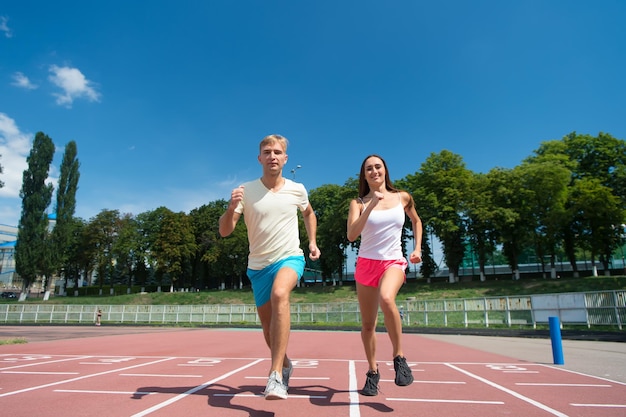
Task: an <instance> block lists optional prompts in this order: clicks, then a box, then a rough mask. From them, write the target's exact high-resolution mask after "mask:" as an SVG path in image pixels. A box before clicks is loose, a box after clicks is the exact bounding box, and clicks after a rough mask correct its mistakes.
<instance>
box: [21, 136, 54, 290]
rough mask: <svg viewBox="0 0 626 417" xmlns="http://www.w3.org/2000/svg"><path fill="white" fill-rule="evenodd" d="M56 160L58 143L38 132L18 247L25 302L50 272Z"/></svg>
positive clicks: (27, 172) (24, 186)
mask: <svg viewBox="0 0 626 417" xmlns="http://www.w3.org/2000/svg"><path fill="white" fill-rule="evenodd" d="M53 157H54V143H52V139H50V138H49V137H48V135H46V134H45V133H43V132H37V134H36V135H35V140H34V141H33V148H32V149H31V151H30V155H29V156H28V157H27V158H26V162H27V163H28V169H26V170H25V171H24V174H23V179H22V190H21V191H20V198H21V199H22V214H21V217H20V222H19V225H18V229H17V242H16V243H15V270H16V272H17V273H18V274H19V275H20V277H21V278H22V294H21V296H20V301H24V300H25V299H26V297H27V296H28V293H29V291H30V286H31V285H32V283H33V282H34V281H35V280H36V279H37V276H38V275H41V274H45V273H47V272H48V271H50V268H51V265H52V264H51V260H50V253H51V251H50V248H49V245H48V244H47V236H48V215H47V213H46V210H47V208H48V206H49V205H50V201H51V199H52V191H53V189H54V188H53V186H52V184H46V179H47V178H48V172H49V170H50V164H51V163H52V158H53Z"/></svg>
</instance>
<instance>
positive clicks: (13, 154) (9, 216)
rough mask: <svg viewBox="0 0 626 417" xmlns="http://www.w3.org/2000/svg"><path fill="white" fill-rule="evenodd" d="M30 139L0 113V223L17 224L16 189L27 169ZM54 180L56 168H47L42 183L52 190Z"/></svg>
mask: <svg viewBox="0 0 626 417" xmlns="http://www.w3.org/2000/svg"><path fill="white" fill-rule="evenodd" d="M33 137H34V135H31V134H30V133H23V132H20V130H19V128H18V126H17V124H16V123H15V120H13V119H12V118H10V117H9V116H8V115H6V114H5V113H0V165H1V166H2V174H0V180H1V181H2V182H3V183H4V187H2V188H0V223H2V224H8V225H11V226H17V223H18V222H19V218H20V214H21V211H22V200H21V198H20V190H21V189H22V179H23V177H24V171H25V170H26V169H28V162H27V161H26V158H28V155H29V154H30V152H31V149H32V138H33ZM57 151H60V150H57ZM58 180H59V179H58V169H57V168H56V167H55V166H53V165H50V170H49V174H48V179H47V180H46V183H51V184H52V185H53V186H54V187H55V190H56V186H57V183H58ZM54 198H55V197H54V196H53V199H54ZM51 207H52V205H51Z"/></svg>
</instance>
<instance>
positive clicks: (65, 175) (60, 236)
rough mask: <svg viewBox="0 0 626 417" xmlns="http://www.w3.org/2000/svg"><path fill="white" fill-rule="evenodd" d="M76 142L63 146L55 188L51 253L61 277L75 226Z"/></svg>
mask: <svg viewBox="0 0 626 417" xmlns="http://www.w3.org/2000/svg"><path fill="white" fill-rule="evenodd" d="M76 155H77V148H76V142H74V141H70V142H69V143H68V144H67V145H66V146H65V152H64V154H63V161H62V162H61V175H60V176H59V183H58V186H57V198H56V223H55V225H54V229H53V230H52V253H53V262H54V265H53V266H54V270H55V271H56V272H57V273H58V274H59V275H63V274H64V271H63V270H62V268H63V266H64V265H66V264H67V259H68V257H69V256H70V255H69V250H70V248H71V241H72V239H73V237H74V236H73V230H72V227H74V226H75V222H74V212H75V211H76V190H77V189H78V180H79V178H80V173H79V171H78V168H79V167H80V163H79V162H78V159H77V158H76ZM49 293H50V289H49V288H46V295H45V299H47V298H48V296H49Z"/></svg>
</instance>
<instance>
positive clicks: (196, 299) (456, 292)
mask: <svg viewBox="0 0 626 417" xmlns="http://www.w3.org/2000/svg"><path fill="white" fill-rule="evenodd" d="M624 289H626V276H613V277H605V276H600V277H583V278H560V279H541V278H534V279H531V278H525V279H521V280H518V281H513V280H489V281H485V282H480V281H478V280H474V281H468V282H459V283H454V284H450V283H448V282H447V281H445V282H444V281H437V282H433V283H430V284H428V283H426V282H425V281H423V280H418V281H410V282H408V283H407V284H406V285H404V286H403V287H402V289H401V290H400V293H399V294H398V299H399V300H404V299H407V298H410V297H415V298H416V299H417V300H437V299H451V298H462V299H463V298H480V297H498V296H515V295H530V294H549V293H563V292H590V291H603V290H624ZM104 291H105V293H107V295H104V296H89V297H87V296H84V297H74V296H67V297H59V296H53V297H51V298H50V300H48V301H46V302H45V303H46V304H82V305H98V304H100V305H190V304H254V298H253V295H252V291H251V290H250V288H244V289H242V290H225V291H219V290H211V291H201V292H195V293H190V292H175V293H170V292H160V293H158V292H157V293H147V294H129V295H118V296H109V295H108V292H107V291H108V287H105V288H104ZM291 301H292V303H335V302H356V290H355V287H354V284H353V283H351V284H344V285H337V286H332V285H327V286H322V285H321V284H317V285H316V286H312V287H300V288H295V289H294V291H293V292H292V295H291ZM2 302H3V303H16V302H17V301H15V300H11V301H7V300H3V301H2ZM26 303H33V304H40V303H44V301H43V300H42V299H41V298H37V297H31V298H29V299H28V300H27V301H26Z"/></svg>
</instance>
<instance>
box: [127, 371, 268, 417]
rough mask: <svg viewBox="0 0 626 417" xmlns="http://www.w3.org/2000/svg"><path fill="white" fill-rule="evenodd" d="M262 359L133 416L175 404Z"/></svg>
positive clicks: (143, 414) (139, 416)
mask: <svg viewBox="0 0 626 417" xmlns="http://www.w3.org/2000/svg"><path fill="white" fill-rule="evenodd" d="M262 361H263V359H257V360H255V361H253V362H251V363H249V364H247V365H244V366H242V367H239V368H237V369H235V370H232V371H230V372H227V373H225V374H223V375H221V376H218V377H217V378H214V379H211V380H210V381H207V382H205V383H204V384H202V385H198V386H196V387H193V388H191V389H189V390H187V391H185V392H183V393H182V394H179V395H177V396H175V397H173V398H170V399H169V400H167V401H163V402H162V403H159V404H156V405H154V406H152V407H150V408H148V409H146V410H143V411H141V412H139V413H137V414H133V415H132V417H141V416H146V415H148V414H150V413H153V412H155V411H158V410H160V409H162V408H164V407H167V406H168V405H170V404H173V403H175V402H177V401H179V400H182V399H184V398H186V397H187V396H189V395H191V394H193V393H195V392H197V391H200V390H202V389H205V388H207V387H208V386H210V385H211V384H214V383H216V382H218V381H221V380H222V379H226V378H228V377H229V376H232V375H235V374H236V373H237V372H241V371H243V370H244V369H248V368H250V367H252V366H254V365H256V364H258V363H260V362H262Z"/></svg>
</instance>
